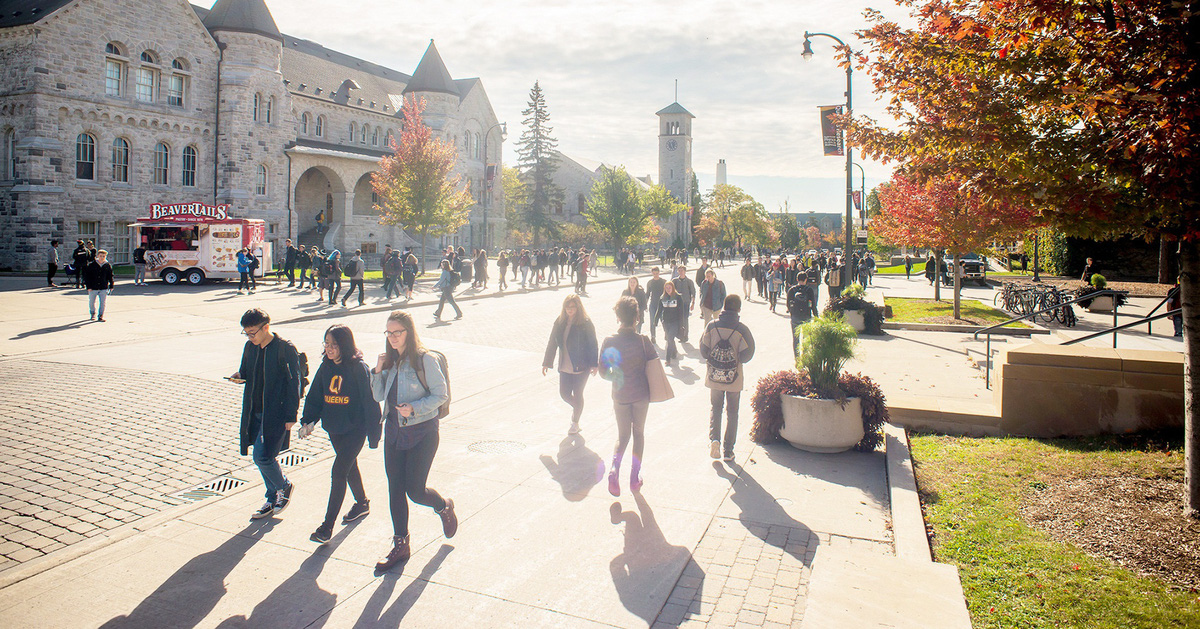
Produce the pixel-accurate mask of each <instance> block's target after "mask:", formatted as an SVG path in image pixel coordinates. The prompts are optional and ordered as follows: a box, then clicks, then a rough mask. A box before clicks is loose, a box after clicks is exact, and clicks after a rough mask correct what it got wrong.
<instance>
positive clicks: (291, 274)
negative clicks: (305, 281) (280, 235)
mask: <svg viewBox="0 0 1200 629" xmlns="http://www.w3.org/2000/svg"><path fill="white" fill-rule="evenodd" d="M283 244H284V245H285V246H286V247H287V250H286V252H285V253H284V254H283V274H284V275H286V276H287V278H288V288H291V287H293V286H295V285H296V247H295V245H293V244H292V239H291V238H287V239H285V240H284V241H283Z"/></svg>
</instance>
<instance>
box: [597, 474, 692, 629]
mask: <svg viewBox="0 0 1200 629" xmlns="http://www.w3.org/2000/svg"><path fill="white" fill-rule="evenodd" d="M633 500H634V503H635V504H636V506H637V511H622V510H621V503H620V501H616V502H613V503H612V506H611V507H609V513H610V515H611V517H612V523H613V524H621V523H624V524H625V548H624V550H623V551H622V552H621V554H620V555H617V556H616V557H613V559H612V561H610V562H609V564H608V569H609V571H610V572H611V573H612V579H613V585H615V586H616V588H617V595H618V596H620V598H621V604H622V605H624V606H625V609H628V610H629V611H630V612H632V613H634V614H635V615H637V616H638V617H639V618H641V619H643V620H645V621H646V624H647V625H650V624H653V623H654V620H655V619H656V618H657V617H658V613H659V611H660V610H661V609H662V606H663V604H664V603H665V602H666V599H667V597H668V596H670V593H671V591H672V589H674V587H675V582H676V581H677V580H678V577H679V575H680V573H681V572H682V571H683V570H684V569H685V567H686V566H688V565H689V562H690V561H691V557H692V554H691V552H689V551H688V549H687V548H684V547H683V546H672V545H671V544H670V543H669V542H668V541H667V540H666V538H665V537H663V532H662V529H660V528H659V527H658V522H657V521H656V520H655V519H654V511H652V510H651V509H650V505H649V504H647V503H646V499H645V498H643V497H642V493H641V492H640V491H637V492H633ZM697 568H698V566H697ZM697 578H698V579H699V581H700V585H699V586H697V589H698V590H702V589H703V583H704V573H703V572H701V573H700V574H699V575H698V577H697Z"/></svg>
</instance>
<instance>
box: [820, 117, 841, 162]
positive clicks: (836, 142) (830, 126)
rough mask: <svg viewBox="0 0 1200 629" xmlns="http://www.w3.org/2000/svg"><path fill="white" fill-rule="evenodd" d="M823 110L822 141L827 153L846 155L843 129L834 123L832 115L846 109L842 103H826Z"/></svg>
mask: <svg viewBox="0 0 1200 629" xmlns="http://www.w3.org/2000/svg"><path fill="white" fill-rule="evenodd" d="M820 110H821V143H822V144H823V145H824V148H825V155H845V154H846V143H845V139H844V138H843V136H842V130H841V129H840V128H838V126H837V125H835V124H834V123H833V120H832V118H830V116H836V115H841V114H842V112H843V111H845V107H844V106H842V105H824V106H822V107H820Z"/></svg>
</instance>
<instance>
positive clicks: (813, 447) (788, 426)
mask: <svg viewBox="0 0 1200 629" xmlns="http://www.w3.org/2000/svg"><path fill="white" fill-rule="evenodd" d="M781 398H782V399H781V406H782V408H783V427H782V428H780V430H779V436H781V437H783V438H784V439H786V440H787V441H788V443H790V444H792V445H793V446H795V447H797V448H799V449H801V450H805V451H808V452H844V451H846V450H849V449H850V448H853V447H854V445H855V444H857V443H858V442H859V441H862V438H863V434H864V433H863V419H862V402H861V401H860V400H859V398H856V397H852V398H849V399H848V400H846V406H845V408H843V407H842V405H841V404H840V403H838V401H837V400H813V399H809V398H805V397H798V396H794V395H784V396H781Z"/></svg>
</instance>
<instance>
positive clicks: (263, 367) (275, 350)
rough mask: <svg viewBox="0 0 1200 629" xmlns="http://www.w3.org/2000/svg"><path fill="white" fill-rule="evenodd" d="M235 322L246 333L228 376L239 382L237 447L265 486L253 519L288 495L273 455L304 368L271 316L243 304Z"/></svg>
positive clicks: (280, 445) (284, 439) (274, 509)
mask: <svg viewBox="0 0 1200 629" xmlns="http://www.w3.org/2000/svg"><path fill="white" fill-rule="evenodd" d="M241 326H242V334H244V335H245V336H246V345H245V346H244V347H243V348H242V362H241V364H240V365H239V366H238V370H237V371H235V372H233V375H232V376H230V377H229V378H228V379H229V381H230V382H233V383H235V384H241V385H245V386H244V388H243V389H242V419H241V427H240V428H239V431H238V432H239V435H240V448H241V453H242V456H246V453H247V451H250V453H251V458H252V459H254V464H255V465H256V466H257V467H258V471H259V473H260V474H262V478H263V484H264V485H265V486H266V492H267V494H266V495H267V502H266V504H264V505H263V506H262V507H260V508H259V509H258V511H255V512H254V514H253V515H251V516H250V518H251V519H254V520H257V519H260V518H266V517H270V516H272V515H275V514H278V513H279V512H281V511H283V510H284V509H285V508H287V506H288V503H289V502H290V501H291V498H292V491H293V489H294V488H295V486H294V485H293V484H292V483H291V482H290V481H289V480H288V479H287V477H286V476H284V474H283V468H281V467H280V466H279V461H277V460H276V458H275V457H277V456H278V455H279V453H280V452H281V451H283V450H286V449H288V441H289V440H288V437H289V435H290V433H291V430H292V426H293V425H294V424H295V423H296V411H297V410H298V409H299V407H300V393H301V386H302V382H303V378H304V371H303V368H302V363H301V356H302V355H301V354H300V353H299V352H297V351H296V346H295V345H292V344H291V343H290V342H288V341H285V340H283V339H281V338H279V335H277V334H274V333H272V332H271V317H270V316H268V315H267V313H266V312H263V311H262V310H259V309H258V308H252V309H250V310H247V311H246V312H245V314H243V315H242V319H241ZM304 364H307V361H304Z"/></svg>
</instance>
